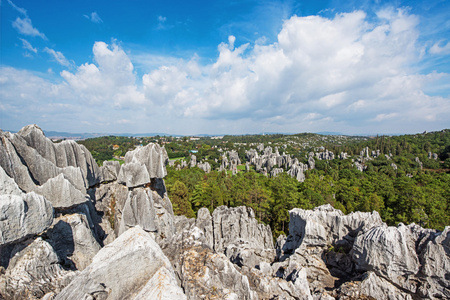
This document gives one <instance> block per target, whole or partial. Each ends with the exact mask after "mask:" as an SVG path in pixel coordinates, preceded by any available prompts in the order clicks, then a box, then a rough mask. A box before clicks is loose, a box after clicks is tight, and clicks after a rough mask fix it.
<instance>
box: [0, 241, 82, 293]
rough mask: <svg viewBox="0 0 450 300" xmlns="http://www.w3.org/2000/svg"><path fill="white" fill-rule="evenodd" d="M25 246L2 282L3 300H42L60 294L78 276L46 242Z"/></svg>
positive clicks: (14, 258) (16, 256)
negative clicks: (62, 264)
mask: <svg viewBox="0 0 450 300" xmlns="http://www.w3.org/2000/svg"><path fill="white" fill-rule="evenodd" d="M24 246H25V245H18V246H17V247H16V248H17V249H15V251H13V254H14V255H13V257H12V258H11V260H10V262H9V266H8V268H7V270H6V272H5V275H3V276H1V278H0V297H2V298H3V299H40V298H42V297H43V296H44V295H45V294H46V293H48V292H55V293H58V292H59V291H61V290H62V289H63V288H64V287H65V286H66V285H68V284H69V282H70V281H71V279H72V278H73V277H74V276H75V275H76V272H73V271H66V270H64V269H63V267H62V266H61V265H60V264H59V258H58V255H57V254H56V252H55V251H54V250H53V248H52V246H51V245H50V244H49V243H47V242H46V241H44V240H42V238H37V239H36V240H34V241H32V242H31V243H30V244H29V245H26V246H27V247H24Z"/></svg>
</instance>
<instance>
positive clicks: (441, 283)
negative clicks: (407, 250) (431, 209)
mask: <svg viewBox="0 0 450 300" xmlns="http://www.w3.org/2000/svg"><path fill="white" fill-rule="evenodd" d="M421 258H422V265H423V267H422V273H423V274H424V275H425V276H426V278H425V281H426V283H427V284H426V285H425V284H424V285H422V287H425V286H426V288H423V290H422V288H421V291H420V293H421V296H422V297H429V298H433V297H436V298H450V226H447V227H445V229H444V231H443V232H442V233H437V234H435V235H434V236H433V237H432V239H431V241H429V242H428V243H427V244H426V247H425V249H424V250H423V252H422V253H421Z"/></svg>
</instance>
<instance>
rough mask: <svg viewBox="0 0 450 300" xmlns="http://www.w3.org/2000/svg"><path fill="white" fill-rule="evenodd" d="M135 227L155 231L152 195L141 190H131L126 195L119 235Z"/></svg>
mask: <svg viewBox="0 0 450 300" xmlns="http://www.w3.org/2000/svg"><path fill="white" fill-rule="evenodd" d="M137 225H139V226H140V227H141V228H142V229H143V230H145V231H150V232H155V231H156V225H155V209H154V207H153V199H152V193H148V192H147V190H145V189H142V188H138V189H134V190H131V191H130V192H129V193H128V198H127V200H126V201H125V205H124V207H123V211H122V220H121V222H120V225H119V226H120V227H119V235H121V234H122V233H124V232H125V231H127V230H128V229H130V228H132V227H134V226H137Z"/></svg>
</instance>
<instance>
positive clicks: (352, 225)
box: [285, 204, 383, 250]
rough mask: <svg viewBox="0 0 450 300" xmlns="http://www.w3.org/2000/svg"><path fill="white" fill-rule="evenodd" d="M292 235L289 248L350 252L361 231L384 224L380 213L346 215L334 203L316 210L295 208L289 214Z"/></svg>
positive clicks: (288, 240) (289, 237) (287, 245)
mask: <svg viewBox="0 0 450 300" xmlns="http://www.w3.org/2000/svg"><path fill="white" fill-rule="evenodd" d="M289 216H290V223H289V236H288V239H287V242H286V244H285V247H287V248H289V249H290V250H295V249H296V248H298V247H300V246H305V247H309V246H319V247H326V246H327V245H335V246H338V247H343V248H344V249H347V250H348V249H350V248H351V247H352V246H353V241H354V239H355V237H356V236H357V234H358V233H359V232H360V231H366V230H368V229H369V228H372V227H374V226H377V225H381V224H382V223H383V222H382V220H381V217H380V215H379V214H378V212H376V211H374V212H371V213H369V212H353V213H350V214H348V215H344V214H343V213H342V211H340V210H338V209H334V208H333V207H332V206H331V205H330V204H325V205H322V206H319V207H316V208H315V209H313V210H304V209H299V208H294V209H292V210H290V211H289Z"/></svg>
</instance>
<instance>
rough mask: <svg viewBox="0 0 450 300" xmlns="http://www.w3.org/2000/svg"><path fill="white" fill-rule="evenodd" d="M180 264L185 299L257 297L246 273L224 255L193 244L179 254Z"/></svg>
mask: <svg viewBox="0 0 450 300" xmlns="http://www.w3.org/2000/svg"><path fill="white" fill-rule="evenodd" d="M180 264H181V270H182V271H181V276H182V277H181V285H182V287H183V289H184V291H185V293H186V296H187V298H188V299H258V298H257V297H258V296H257V294H256V292H254V291H252V290H251V288H250V283H249V280H248V278H247V276H245V275H242V274H241V273H240V272H239V271H238V270H237V269H236V268H235V267H234V265H233V264H232V263H231V262H230V261H229V260H228V258H227V257H226V256H225V255H223V254H218V253H214V252H212V250H211V249H209V248H199V247H193V248H191V249H186V250H185V251H184V252H183V253H182V255H181V258H180Z"/></svg>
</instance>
